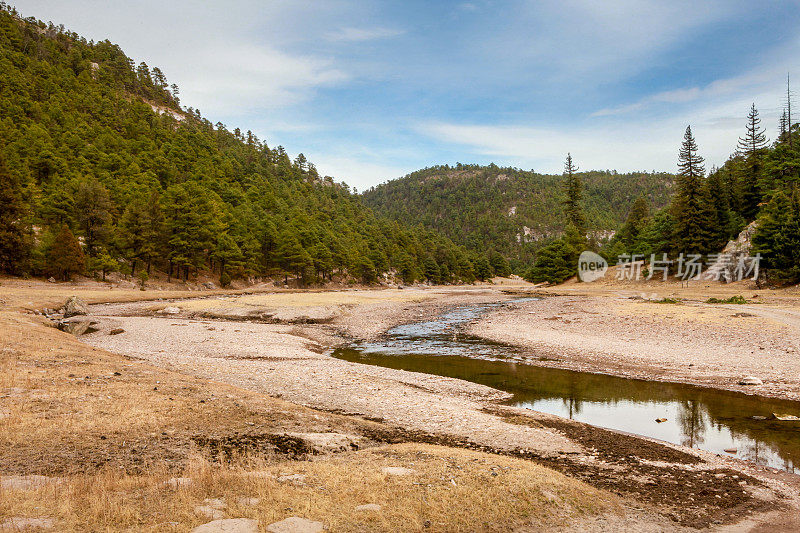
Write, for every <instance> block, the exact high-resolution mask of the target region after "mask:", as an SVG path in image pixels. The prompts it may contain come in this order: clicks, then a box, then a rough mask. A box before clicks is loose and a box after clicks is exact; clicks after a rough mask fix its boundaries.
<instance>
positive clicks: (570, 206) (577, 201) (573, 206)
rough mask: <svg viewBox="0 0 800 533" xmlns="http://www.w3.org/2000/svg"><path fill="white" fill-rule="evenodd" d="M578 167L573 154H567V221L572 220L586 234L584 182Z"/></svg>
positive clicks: (565, 174)
mask: <svg viewBox="0 0 800 533" xmlns="http://www.w3.org/2000/svg"><path fill="white" fill-rule="evenodd" d="M577 172H578V167H577V166H576V165H574V164H573V162H572V154H567V161H566V163H565V164H564V177H565V178H566V181H565V183H564V192H565V194H566V199H565V200H564V202H563V205H564V211H565V213H566V215H567V221H568V222H570V223H571V224H572V225H573V226H575V228H576V229H577V230H578V232H579V233H580V234H581V235H586V216H585V215H584V213H583V206H582V205H581V202H582V200H583V183H582V182H581V177H580V176H579V175H578V174H577Z"/></svg>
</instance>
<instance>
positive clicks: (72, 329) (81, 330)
mask: <svg viewBox="0 0 800 533" xmlns="http://www.w3.org/2000/svg"><path fill="white" fill-rule="evenodd" d="M96 324H97V320H93V319H91V318H86V317H82V316H74V317H72V318H68V319H66V320H61V321H59V322H58V324H56V327H57V328H58V329H60V330H61V331H66V332H67V333H71V334H73V335H75V336H76V337H77V336H78V335H84V334H86V333H93V332H95V331H97V328H95V327H94V326H95V325H96Z"/></svg>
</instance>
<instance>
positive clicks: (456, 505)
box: [0, 291, 618, 531]
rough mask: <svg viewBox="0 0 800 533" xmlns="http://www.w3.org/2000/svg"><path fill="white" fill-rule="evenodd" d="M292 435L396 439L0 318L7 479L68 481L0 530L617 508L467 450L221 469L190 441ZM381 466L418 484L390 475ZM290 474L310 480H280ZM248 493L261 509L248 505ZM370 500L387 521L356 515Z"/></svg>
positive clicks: (551, 523) (16, 500)
mask: <svg viewBox="0 0 800 533" xmlns="http://www.w3.org/2000/svg"><path fill="white" fill-rule="evenodd" d="M48 294H51V295H52V296H51V297H57V298H59V299H60V298H61V297H62V296H63V294H59V293H58V292H57V291H56V292H53V293H48ZM3 296H4V297H5V296H6V295H5V294H4V295H3ZM101 296H102V295H100V296H98V298H100V297H101ZM115 296H116V294H115ZM31 298H35V299H37V300H38V301H39V302H41V301H43V299H44V298H45V297H43V296H42V295H41V294H40V295H38V296H32V297H31ZM104 299H108V298H104ZM291 431H298V432H314V431H319V432H326V431H335V432H341V433H348V434H356V435H367V436H369V435H377V434H382V433H381V432H385V433H389V432H390V431H391V428H386V427H385V426H382V425H381V424H378V423H375V422H369V421H365V420H361V419H357V418H350V417H345V416H340V415H335V414H330V413H324V412H320V411H314V410H311V409H307V408H304V407H301V406H298V405H294V404H291V403H288V402H285V401H283V400H280V399H278V398H272V397H269V396H266V395H263V394H256V393H253V392H249V391H246V390H242V389H238V388H236V387H232V386H228V385H224V384H220V383H216V382H212V381H208V380H202V379H197V378H193V377H190V376H185V375H182V374H178V373H175V372H170V371H169V370H164V369H160V368H157V367H154V366H151V365H149V364H145V363H143V362H141V361H136V360H130V359H127V358H124V357H122V356H118V355H115V354H111V353H108V352H104V351H102V350H98V349H94V348H91V347H89V346H87V345H85V344H83V343H81V342H80V341H79V340H78V339H76V338H75V337H73V336H71V335H68V334H66V333H62V332H59V331H57V330H55V329H53V328H51V327H48V326H46V325H45V323H44V319H41V318H38V317H35V316H32V315H22V314H19V313H16V312H10V311H0V476H7V475H27V474H42V475H49V476H57V477H59V478H60V480H61V481H60V482H59V483H54V484H51V485H47V486H44V487H41V488H38V489H35V490H31V491H13V492H12V491H8V490H6V491H2V489H0V523H2V522H3V521H4V520H6V519H7V518H9V517H52V518H53V519H55V521H56V529H57V530H59V531H186V530H187V529H188V528H190V527H194V526H196V525H198V524H200V523H203V522H206V521H208V520H209V519H207V518H204V517H202V516H201V515H198V514H197V513H195V511H194V507H195V506H196V505H198V504H201V503H202V501H203V500H204V499H205V498H219V497H224V498H225V499H226V501H227V502H228V508H227V510H226V513H227V515H228V516H230V517H251V518H256V519H258V520H259V523H260V524H261V527H262V528H263V527H265V526H266V525H267V524H269V523H271V522H273V521H277V520H280V519H282V518H285V517H287V516H293V515H296V516H304V517H307V518H311V519H315V520H320V521H323V522H324V523H325V524H326V526H328V527H329V529H330V530H331V531H364V530H370V531H400V530H403V531H409V530H411V531H413V530H422V529H428V530H432V531H481V530H485V531H507V530H509V529H513V528H515V527H518V526H531V527H534V528H539V527H540V526H545V525H546V526H547V528H556V527H559V526H562V525H564V524H568V523H569V522H570V521H571V520H573V519H581V518H582V517H586V516H592V515H594V514H598V513H609V512H610V513H616V512H617V509H618V502H617V500H616V498H615V497H613V496H611V495H610V494H608V493H606V492H602V491H599V490H596V489H593V488H591V487H589V486H588V485H585V484H583V483H581V482H579V481H574V480H571V479H569V478H566V477H564V476H562V475H560V474H557V473H556V472H554V471H552V470H549V469H546V468H543V467H540V466H537V465H535V464H533V463H530V462H528V461H524V460H521V459H516V458H510V457H501V456H494V455H490V454H484V453H480V452H474V451H466V450H461V449H452V448H447V447H437V446H430V445H420V444H400V445H392V446H381V447H372V448H367V449H364V450H361V451H357V452H348V453H344V454H339V455H336V456H331V457H312V458H311V459H307V460H300V461H289V460H287V459H286V457H285V456H283V455H280V454H279V453H275V454H271V453H269V452H265V453H262V454H261V455H259V456H257V457H250V458H248V459H242V458H237V457H233V458H230V457H228V458H212V457H210V456H209V455H208V451H204V450H199V449H198V448H197V446H196V445H195V444H194V442H195V440H194V439H195V438H196V437H198V436H201V437H209V438H221V439H224V438H230V437H234V438H235V437H237V436H241V435H245V434H248V433H253V432H255V433H257V434H267V435H270V434H271V435H274V434H283V433H285V432H291ZM373 444H374V441H373ZM211 459H216V460H214V462H211ZM383 466H406V467H408V468H412V469H414V470H415V471H416V473H415V474H414V475H412V476H408V477H387V476H385V475H384V474H382V473H381V468H382V467H383ZM254 471H256V472H262V473H263V475H253V474H252V472H254ZM281 473H304V474H305V475H306V476H307V478H306V480H305V484H303V485H292V484H287V483H280V482H279V481H278V480H277V478H276V477H277V476H278V475H280V474H281ZM493 473H494V474H496V475H493ZM174 476H187V477H190V478H192V479H193V480H194V482H193V484H192V485H191V486H189V487H185V488H180V489H177V490H176V489H173V488H170V487H169V486H168V485H165V484H164V481H165V480H167V479H169V478H171V477H174ZM243 496H244V497H257V498H260V502H259V504H258V505H256V506H247V505H241V504H240V503H238V502H237V498H238V497H243ZM364 503H378V504H380V505H382V506H383V509H382V511H381V512H380V513H374V512H372V513H370V512H355V511H354V507H355V506H357V505H360V504H364ZM426 524H427V527H426Z"/></svg>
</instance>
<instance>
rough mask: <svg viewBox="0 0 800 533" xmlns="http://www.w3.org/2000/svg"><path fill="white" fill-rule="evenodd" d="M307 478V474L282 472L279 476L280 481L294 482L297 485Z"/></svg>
mask: <svg viewBox="0 0 800 533" xmlns="http://www.w3.org/2000/svg"><path fill="white" fill-rule="evenodd" d="M305 480H306V475H305V474H282V475H280V476H278V482H279V483H294V484H295V485H302V484H303V482H304V481H305Z"/></svg>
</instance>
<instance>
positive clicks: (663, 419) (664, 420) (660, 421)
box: [656, 418, 667, 424]
mask: <svg viewBox="0 0 800 533" xmlns="http://www.w3.org/2000/svg"><path fill="white" fill-rule="evenodd" d="M666 421H667V419H666V418H656V422H658V423H659V424H663V423H664V422H666Z"/></svg>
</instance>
